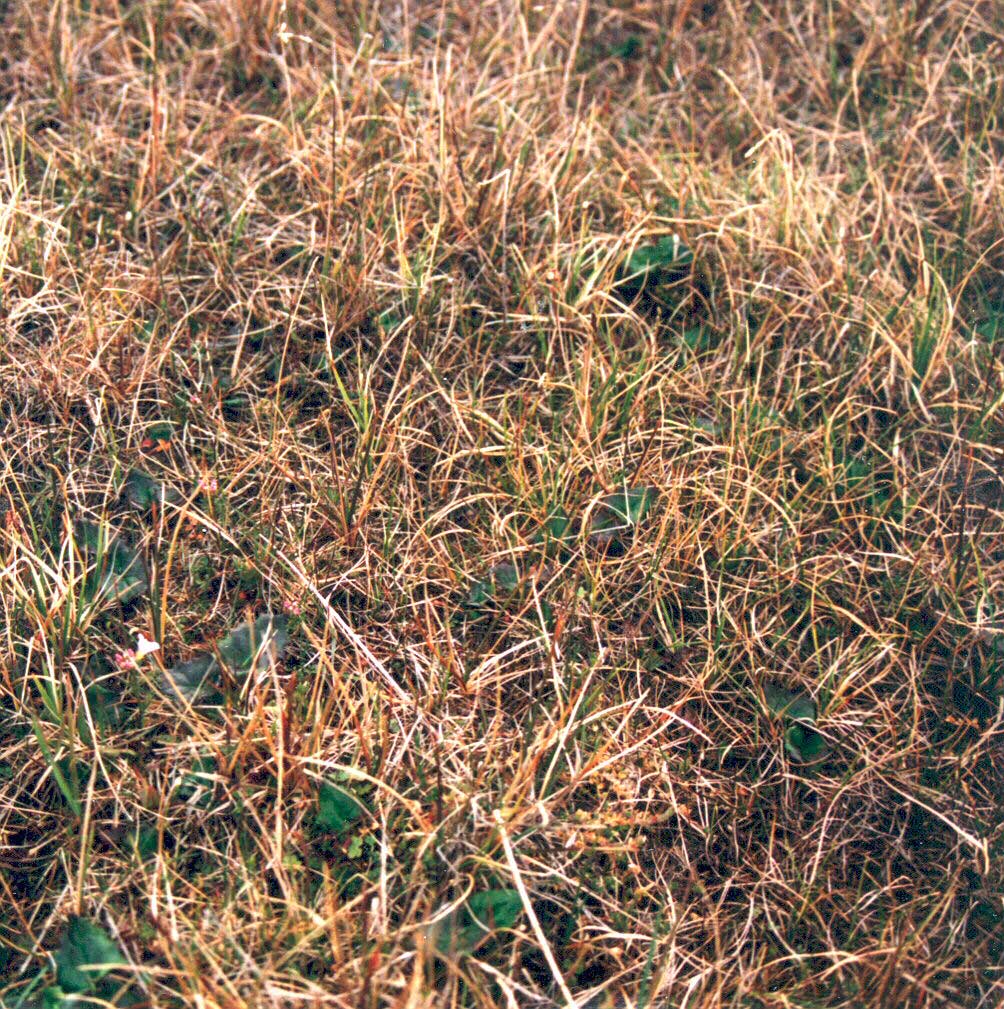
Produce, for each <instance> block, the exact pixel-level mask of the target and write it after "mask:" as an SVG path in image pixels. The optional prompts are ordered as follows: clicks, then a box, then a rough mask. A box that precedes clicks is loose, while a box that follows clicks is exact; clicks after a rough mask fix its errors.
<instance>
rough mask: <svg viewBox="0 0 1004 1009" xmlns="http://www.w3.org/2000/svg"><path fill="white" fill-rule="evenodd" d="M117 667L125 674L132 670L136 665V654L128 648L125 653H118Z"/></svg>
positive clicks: (116, 655) (116, 654)
mask: <svg viewBox="0 0 1004 1009" xmlns="http://www.w3.org/2000/svg"><path fill="white" fill-rule="evenodd" d="M115 665H116V666H118V667H119V669H121V670H122V671H123V672H125V671H126V670H127V669H132V668H133V666H135V665H136V653H135V652H134V651H133V650H132V649H131V648H127V649H126V650H125V651H124V652H116V653H115Z"/></svg>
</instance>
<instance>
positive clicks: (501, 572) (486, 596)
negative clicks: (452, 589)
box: [467, 561, 520, 606]
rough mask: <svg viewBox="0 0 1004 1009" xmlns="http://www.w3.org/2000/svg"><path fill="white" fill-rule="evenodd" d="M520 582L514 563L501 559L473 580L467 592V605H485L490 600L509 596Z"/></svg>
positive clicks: (493, 600)
mask: <svg viewBox="0 0 1004 1009" xmlns="http://www.w3.org/2000/svg"><path fill="white" fill-rule="evenodd" d="M519 583H520V576H519V571H517V570H516V566H515V565H514V564H510V563H509V562H508V561H502V562H501V563H499V564H495V565H493V566H492V567H491V568H489V569H488V574H487V575H486V576H485V577H484V578H482V579H481V581H479V582H475V583H474V585H473V587H472V588H471V591H470V592H469V593H468V594H467V605H468V606H485V605H486V604H488V603H490V602H495V601H497V600H499V599H504V598H505V597H506V596H511V595H512V594H513V593H514V592H515V591H516V590H517V589H518V588H519Z"/></svg>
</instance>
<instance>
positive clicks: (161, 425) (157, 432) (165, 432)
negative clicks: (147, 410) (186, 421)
mask: <svg viewBox="0 0 1004 1009" xmlns="http://www.w3.org/2000/svg"><path fill="white" fill-rule="evenodd" d="M146 437H147V438H148V439H149V440H150V441H152V442H165V441H170V440H171V438H172V437H174V425H173V424H172V423H171V422H170V421H169V420H161V421H157V422H156V423H155V424H151V425H150V426H149V427H148V428H147V429H146Z"/></svg>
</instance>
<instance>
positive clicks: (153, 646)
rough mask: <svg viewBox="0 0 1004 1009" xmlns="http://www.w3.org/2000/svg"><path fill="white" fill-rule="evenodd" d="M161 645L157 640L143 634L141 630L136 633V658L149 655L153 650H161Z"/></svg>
mask: <svg viewBox="0 0 1004 1009" xmlns="http://www.w3.org/2000/svg"><path fill="white" fill-rule="evenodd" d="M159 651H160V645H159V644H157V642H156V641H151V640H150V639H149V638H145V637H144V636H143V632H142V631H140V632H138V633H137V634H136V659H137V661H138V660H139V659H142V658H143V656H145V655H149V654H150V653H151V652H159Z"/></svg>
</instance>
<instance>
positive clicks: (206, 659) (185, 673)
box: [162, 653, 219, 701]
mask: <svg viewBox="0 0 1004 1009" xmlns="http://www.w3.org/2000/svg"><path fill="white" fill-rule="evenodd" d="M218 672H219V663H218V662H217V661H216V659H214V658H213V656H212V655H210V654H208V653H207V654H204V655H196V656H195V658H194V659H190V660H189V661H188V662H179V663H178V664H177V665H175V666H172V667H171V668H170V669H168V670H166V671H165V673H164V677H163V681H162V685H163V686H164V688H165V689H167V690H168V691H171V690H173V691H176V692H177V693H178V694H180V695H181V696H182V697H183V698H185V699H186V700H189V701H194V700H195V698H196V697H197V696H198V695H199V693H200V692H201V691H202V688H203V687H204V686H208V685H209V684H211V683H212V682H213V681H214V680H215V679H216V676H215V674H216V673H218Z"/></svg>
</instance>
